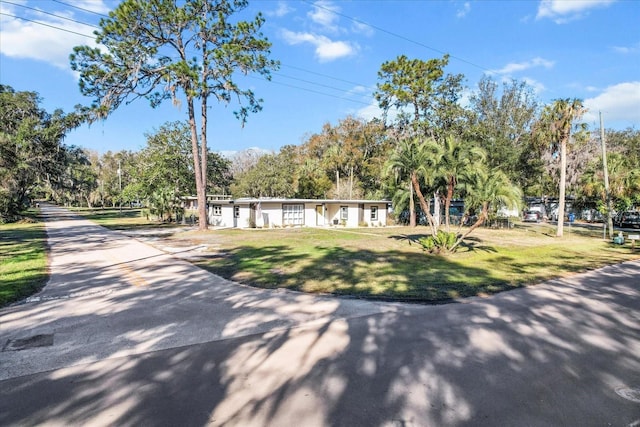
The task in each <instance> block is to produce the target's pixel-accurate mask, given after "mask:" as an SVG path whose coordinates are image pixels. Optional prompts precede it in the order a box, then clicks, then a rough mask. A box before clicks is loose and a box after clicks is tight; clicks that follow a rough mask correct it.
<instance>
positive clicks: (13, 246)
mask: <svg viewBox="0 0 640 427" xmlns="http://www.w3.org/2000/svg"><path fill="white" fill-rule="evenodd" d="M47 277H48V275H47V254H46V232H45V229H44V224H43V223H41V222H25V221H23V222H20V223H14V224H2V225H0V306H4V305H6V304H9V303H12V302H15V301H18V300H20V299H23V298H26V297H28V296H29V295H32V294H34V293H36V292H37V291H38V290H40V289H41V288H42V287H43V286H44V285H45V283H46V281H47Z"/></svg>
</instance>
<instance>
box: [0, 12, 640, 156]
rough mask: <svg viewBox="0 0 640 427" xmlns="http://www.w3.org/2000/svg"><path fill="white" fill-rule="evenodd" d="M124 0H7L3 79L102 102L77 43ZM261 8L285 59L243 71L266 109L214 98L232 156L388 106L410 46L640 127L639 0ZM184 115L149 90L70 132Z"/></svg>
mask: <svg viewBox="0 0 640 427" xmlns="http://www.w3.org/2000/svg"><path fill="white" fill-rule="evenodd" d="M118 3H119V2H118V1H116V0H0V83H1V84H3V85H8V86H11V87H13V88H14V89H15V90H16V91H35V92H38V93H39V95H40V97H41V98H42V104H41V106H42V107H43V108H45V109H46V110H47V111H50V112H52V111H53V110H54V109H56V108H61V109H63V110H64V111H65V112H70V111H72V110H73V108H74V106H75V105H77V104H84V105H89V104H91V102H92V99H90V98H87V97H84V96H83V95H82V94H81V93H80V90H79V89H78V75H77V74H76V73H74V72H73V71H72V70H71V67H70V65H69V54H70V53H71V52H72V49H73V47H74V46H77V45H90V46H93V45H95V40H94V38H93V36H92V35H93V32H94V31H96V30H98V25H99V22H100V19H101V18H103V17H104V16H105V15H107V14H108V13H109V11H110V10H113V9H114V8H115V7H116V6H117V5H118ZM258 12H261V13H262V14H263V15H264V17H265V20H266V21H265V24H264V26H263V28H262V32H263V34H264V35H265V36H266V37H267V38H268V39H269V41H270V42H271V43H272V47H271V58H272V59H275V60H278V61H280V63H281V66H280V69H279V70H277V71H275V72H273V73H272V80H271V81H267V80H265V79H264V78H262V77H259V76H248V77H246V78H243V79H242V80H241V81H240V83H241V85H243V86H242V87H243V88H244V89H251V90H253V91H254V93H255V94H256V96H258V97H259V98H262V99H263V110H262V111H261V112H259V113H257V114H252V115H250V116H249V119H248V122H247V123H246V124H245V125H244V127H243V126H241V123H240V122H239V121H238V120H237V119H236V118H235V117H234V115H233V111H234V110H235V109H236V107H237V106H236V105H233V104H232V105H224V104H218V103H216V102H214V101H211V102H210V105H212V107H211V109H210V112H209V119H208V121H209V131H208V143H209V147H210V149H211V150H213V151H216V152H220V153H222V154H225V155H232V154H233V153H234V152H237V151H242V150H246V149H262V150H269V151H278V150H279V149H280V147H282V146H284V145H288V144H293V145H299V144H301V143H303V142H304V141H305V140H306V139H307V138H308V137H309V136H310V135H312V134H314V133H320V132H321V131H322V126H323V125H324V124H325V123H331V124H332V125H335V124H337V123H338V122H339V121H340V120H342V119H344V118H346V117H347V116H354V117H359V118H362V119H365V120H369V119H372V118H374V117H381V111H380V109H379V108H378V107H377V104H376V101H375V100H374V98H373V93H374V91H375V89H376V84H377V83H378V82H379V81H378V74H377V73H378V71H379V70H380V66H381V65H382V64H383V63H384V62H386V61H391V60H394V59H396V58H397V57H398V56H399V55H406V56H407V57H409V58H411V59H413V58H418V59H422V60H429V59H432V58H442V57H443V55H444V54H449V55H450V61H449V65H448V66H447V67H446V68H445V72H447V73H451V74H463V75H464V76H465V85H466V86H467V89H466V94H467V96H468V95H469V94H471V93H472V92H473V91H474V90H476V88H477V84H478V81H479V80H480V79H481V78H482V77H483V76H484V75H489V76H491V77H492V78H493V79H494V80H496V81H498V82H502V81H509V80H510V79H517V80H519V81H526V82H527V83H528V84H529V85H530V87H531V88H532V89H533V90H534V91H535V93H536V95H537V97H538V99H539V100H540V101H541V102H542V103H550V102H552V101H553V100H554V99H558V98H580V99H582V100H584V104H585V106H586V107H587V108H588V109H589V112H588V113H587V114H586V115H585V117H584V121H585V122H587V124H589V125H590V126H592V127H593V128H596V127H597V126H598V125H599V118H598V117H599V116H598V113H599V112H602V116H603V120H604V125H605V127H606V128H612V129H624V128H627V127H633V128H635V129H638V128H639V127H640V1H636V0H617V1H616V0H541V1H535V0H520V1H508V0H500V1H492V0H477V1H459V0H446V1H437V0H430V1H419V0H351V1H336V0H334V1H329V0H320V1H303V0H297V1H276V0H253V1H250V2H249V6H248V7H247V9H245V10H244V11H243V12H242V17H244V18H245V19H249V18H251V17H253V16H255V15H256V14H257V13H258ZM186 119H187V112H186V108H185V107H184V105H178V106H174V105H172V103H171V101H166V102H165V103H164V104H162V105H161V106H160V107H158V108H156V109H153V108H151V107H150V106H149V103H148V102H147V101H146V100H144V99H140V100H136V101H134V102H132V103H130V104H128V105H123V106H121V107H120V108H119V109H118V110H117V111H116V112H114V113H113V114H111V115H110V116H109V117H108V118H107V119H105V120H103V121H99V122H96V123H93V124H92V125H90V126H89V125H83V126H82V127H80V128H78V129H75V130H73V131H71V132H70V133H69V134H68V135H67V138H66V139H65V143H66V144H68V145H77V146H81V147H84V148H87V149H90V150H95V151H98V152H99V153H104V152H106V151H109V150H110V151H114V152H115V151H120V150H132V151H137V150H140V149H141V148H143V147H144V146H145V142H146V137H145V135H147V134H151V133H154V132H155V131H156V130H158V129H159V128H160V126H162V125H163V124H165V123H166V122H172V121H182V120H186Z"/></svg>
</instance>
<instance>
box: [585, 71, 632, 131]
mask: <svg viewBox="0 0 640 427" xmlns="http://www.w3.org/2000/svg"><path fill="white" fill-rule="evenodd" d="M584 106H585V107H586V108H588V109H589V111H588V112H587V113H586V114H585V116H584V121H585V122H595V121H597V120H598V112H599V111H602V114H603V115H604V117H605V119H606V121H607V122H626V123H628V124H629V125H634V126H638V125H639V124H640V81H636V82H625V83H618V84H616V85H613V86H609V87H608V88H606V89H605V90H604V91H603V92H602V93H601V94H599V95H598V96H596V97H594V98H589V99H585V101H584Z"/></svg>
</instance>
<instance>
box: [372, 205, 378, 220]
mask: <svg viewBox="0 0 640 427" xmlns="http://www.w3.org/2000/svg"><path fill="white" fill-rule="evenodd" d="M377 220H378V207H377V206H371V221H377Z"/></svg>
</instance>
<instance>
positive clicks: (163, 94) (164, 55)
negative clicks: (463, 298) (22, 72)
mask: <svg viewBox="0 0 640 427" xmlns="http://www.w3.org/2000/svg"><path fill="white" fill-rule="evenodd" d="M246 6H247V2H246V1H244V0H235V1H233V2H231V1H226V0H216V1H213V0H193V1H191V2H186V3H184V4H180V5H178V4H176V3H175V2H173V1H169V0H154V1H150V2H140V1H137V0H126V1H123V2H122V3H120V4H119V5H118V7H117V8H116V9H115V10H114V11H112V12H111V13H110V15H109V17H108V18H105V19H103V20H101V22H100V30H99V31H97V32H96V35H97V42H98V44H99V45H102V48H91V47H88V46H78V47H76V48H74V52H73V54H72V55H71V66H72V69H73V70H75V71H77V72H78V73H79V75H80V90H81V92H82V93H83V94H84V95H86V96H90V97H92V98H93V104H92V105H91V106H89V107H79V108H77V110H76V111H75V112H73V113H70V114H68V115H65V114H64V113H62V112H59V111H57V112H54V113H51V114H49V113H47V112H44V111H42V110H41V109H40V108H39V106H38V99H37V94H34V93H16V92H14V91H13V90H12V89H11V88H9V87H3V92H2V102H3V104H2V109H3V112H2V114H3V121H2V129H0V131H1V132H2V136H1V138H2V139H0V141H1V142H2V150H3V157H2V159H3V160H2V162H3V164H2V172H1V173H2V178H5V179H3V181H2V193H0V197H1V198H2V205H1V209H2V215H3V217H6V218H9V217H10V216H11V215H12V214H14V213H15V212H16V209H18V207H19V206H20V204H21V203H22V202H23V201H24V200H26V199H28V198H29V196H30V195H33V194H34V193H36V192H38V191H40V192H41V193H46V195H47V197H51V198H53V199H55V200H58V201H63V202H65V203H82V204H88V205H101V206H104V205H108V204H111V205H114V204H120V203H123V202H134V201H136V202H137V201H145V203H148V204H149V205H151V206H156V209H157V210H158V212H159V213H160V214H161V215H164V213H165V211H167V212H170V208H169V207H170V206H171V204H172V203H175V201H176V198H177V197H178V196H179V195H184V194H196V195H197V198H198V208H199V212H198V215H199V218H200V222H199V224H200V226H201V227H205V226H206V213H205V211H204V209H205V205H206V203H205V194H206V192H209V193H211V192H217V193H225V194H233V196H234V197H243V196H249V197H300V198H320V197H321V198H337V199H360V198H382V197H389V198H392V199H393V202H394V206H395V207H396V211H402V210H407V211H408V212H409V221H410V224H411V225H415V224H416V221H417V219H416V218H417V217H418V216H419V215H418V211H419V210H420V211H421V213H420V215H424V216H425V217H426V222H427V223H428V225H429V229H430V231H431V233H430V234H431V235H430V237H429V239H427V241H425V245H426V246H429V247H431V248H433V249H434V250H452V249H455V247H457V246H458V245H459V244H460V243H461V242H462V240H463V239H464V238H465V237H466V233H468V232H470V231H473V229H474V228H475V227H477V226H479V225H481V224H482V223H483V222H484V221H486V220H487V219H488V217H489V216H490V215H492V214H494V213H495V212H496V211H497V209H499V208H500V207H502V206H511V207H516V205H518V203H519V202H520V201H521V200H522V197H523V195H536V196H538V195H539V196H552V197H558V198H559V200H560V201H561V206H560V213H559V224H558V235H562V221H563V218H564V215H562V209H563V206H562V202H563V201H564V199H565V197H563V196H564V194H566V193H568V194H571V195H573V196H575V197H576V200H578V201H579V203H583V204H584V205H585V206H587V205H594V206H596V207H599V208H601V209H603V207H604V203H605V201H606V200H605V199H606V195H605V194H604V193H603V185H601V184H600V183H601V182H603V181H602V178H601V175H602V174H601V170H602V169H601V168H600V167H599V165H600V164H602V163H601V162H602V159H601V158H599V154H598V153H599V151H598V147H599V146H600V141H599V140H598V137H597V133H593V134H592V133H590V132H589V130H588V129H586V127H585V126H584V124H582V123H581V120H580V119H581V117H582V114H583V113H584V112H585V110H584V107H583V105H582V102H581V100H579V99H571V98H566V99H558V100H555V101H554V102H553V103H552V104H550V105H542V104H541V103H540V102H539V101H538V100H537V98H536V96H535V93H534V91H533V90H532V88H531V87H529V86H528V85H527V84H526V83H525V82H520V81H516V80H512V81H508V82H496V81H495V80H493V79H492V78H491V77H490V76H485V77H483V78H482V79H481V80H480V82H479V83H478V86H477V88H475V90H473V91H469V90H468V89H467V88H466V87H465V78H464V76H463V75H462V74H452V73H449V72H447V67H448V65H449V56H448V55H444V56H443V57H442V58H433V59H428V60H423V59H420V58H414V59H412V58H408V57H406V56H404V55H400V56H398V57H397V58H395V59H392V60H389V61H387V62H385V63H383V64H381V67H380V70H379V72H378V84H377V87H376V90H375V92H374V97H375V99H376V100H377V102H378V105H379V107H380V109H381V111H382V112H383V113H382V114H381V116H380V117H378V118H376V119H374V120H371V121H365V120H362V119H358V118H355V117H345V118H343V119H342V120H340V121H339V122H338V123H335V124H330V123H327V124H325V125H324V126H323V128H322V129H321V130H320V131H319V132H318V133H315V134H312V135H310V136H308V137H307V138H306V139H305V141H303V142H302V143H301V144H300V145H297V146H291V145H287V146H284V147H282V148H281V149H280V150H279V151H278V152H277V153H269V154H262V153H258V152H251V151H249V152H242V153H239V154H238V155H236V156H235V157H234V158H232V159H224V158H222V157H220V156H219V155H217V154H215V153H212V152H211V151H210V149H209V143H208V141H207V135H209V132H208V128H207V114H208V111H209V110H210V108H209V105H208V102H209V100H210V99H212V100H214V101H217V102H220V103H223V104H230V103H234V104H235V105H236V106H237V109H236V112H235V114H236V117H237V118H238V119H240V121H241V122H242V123H243V124H244V122H245V121H246V120H247V118H248V115H249V114H250V113H256V112H258V111H259V110H260V108H261V104H262V100H261V99H260V98H258V97H257V96H256V95H255V94H254V93H253V92H252V91H251V90H245V89H242V88H241V87H240V86H239V85H238V82H237V79H238V76H239V75H240V74H248V73H257V74H261V75H263V76H265V77H266V78H269V76H270V72H271V71H272V70H276V69H277V68H278V66H279V63H278V61H275V60H272V59H270V58H269V55H270V52H269V49H270V46H271V44H270V42H269V41H268V40H267V39H266V38H265V37H264V36H263V35H262V33H261V32H260V28H261V26H262V25H263V24H264V18H263V17H262V15H261V14H258V15H257V16H256V17H255V18H254V19H252V20H248V21H243V20H237V19H235V18H234V16H236V15H237V14H238V12H241V11H242V9H244V8H246ZM134 24H135V25H134ZM468 93H471V95H470V96H468V95H467V94H468ZM138 98H146V99H147V100H148V101H149V102H150V103H151V106H152V107H155V106H157V105H159V104H160V103H161V102H163V101H164V100H168V99H170V100H172V101H173V102H186V105H187V113H188V114H187V119H186V120H185V121H184V122H172V123H166V124H164V125H163V126H161V127H160V129H156V130H155V131H154V132H153V133H151V134H149V135H147V146H146V147H145V148H144V149H143V150H141V151H140V152H137V153H134V152H126V151H125V152H119V153H111V152H107V153H105V154H103V155H101V156H100V155H98V154H97V153H89V152H86V151H84V150H82V149H79V148H76V147H67V146H65V145H64V144H63V143H62V140H63V137H64V134H65V133H66V132H68V131H69V130H71V129H73V127H75V126H78V125H79V124H80V123H81V122H83V121H94V120H98V119H104V118H106V117H108V115H109V114H110V113H111V112H113V111H114V110H115V109H117V108H118V107H119V105H121V104H122V103H123V102H130V101H132V100H135V99H138ZM13 104H16V105H21V104H25V105H27V104H28V106H29V108H27V109H26V110H29V111H26V110H25V112H24V114H26V115H25V116H21V115H20V114H22V113H16V111H18V112H21V111H23V109H21V108H18V109H17V110H16V109H14V108H13V107H14V105H13ZM198 107H200V108H199V113H198ZM25 117H26V118H28V120H27V119H25ZM5 118H6V120H5ZM212 135H215V132H213V133H212ZM607 135H608V139H609V140H610V141H608V144H609V149H610V151H611V161H610V162H609V175H610V181H611V184H612V185H611V190H610V196H611V197H613V199H614V203H615V204H616V208H617V209H622V208H629V207H630V206H633V205H634V204H637V203H638V202H639V200H638V188H639V183H638V180H639V178H638V177H639V175H640V173H639V166H638V165H639V163H638V151H640V150H638V139H639V137H638V131H636V130H634V129H628V130H626V131H609V132H608V133H607ZM257 143H258V144H259V142H257ZM30 144H31V145H30ZM29 150H31V151H29ZM5 154H6V155H5ZM114 170H115V173H114ZM116 183H117V186H116ZM461 198H464V200H465V209H464V212H461V213H462V214H463V215H465V216H466V217H468V218H473V221H472V223H471V227H470V229H469V230H467V231H466V232H465V234H463V233H460V232H452V231H451V226H452V224H451V218H450V213H451V203H452V201H453V200H455V199H461ZM418 208H420V209H418ZM432 210H433V211H434V214H433V215H432V213H431V212H432ZM440 212H442V213H443V214H444V215H443V216H444V224H440V222H441V219H440V218H441V215H440ZM441 225H442V227H441Z"/></svg>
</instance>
